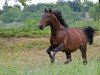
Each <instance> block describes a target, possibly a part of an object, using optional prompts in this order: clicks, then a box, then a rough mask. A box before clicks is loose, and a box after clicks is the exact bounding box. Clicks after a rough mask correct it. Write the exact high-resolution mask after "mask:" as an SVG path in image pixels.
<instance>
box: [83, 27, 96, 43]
mask: <svg viewBox="0 0 100 75" xmlns="http://www.w3.org/2000/svg"><path fill="white" fill-rule="evenodd" d="M84 31H85V33H86V36H87V39H88V42H89V45H92V44H93V36H94V33H95V29H93V28H92V27H87V28H85V29H84Z"/></svg>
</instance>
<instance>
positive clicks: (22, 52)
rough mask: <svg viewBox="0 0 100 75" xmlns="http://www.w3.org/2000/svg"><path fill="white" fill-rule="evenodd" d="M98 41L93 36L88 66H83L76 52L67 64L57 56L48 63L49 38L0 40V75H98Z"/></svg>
mask: <svg viewBox="0 0 100 75" xmlns="http://www.w3.org/2000/svg"><path fill="white" fill-rule="evenodd" d="M99 41H100V36H96V38H95V40H94V45H93V46H91V47H90V46H88V52H87V55H88V57H87V58H88V64H87V65H83V63H82V58H81V55H80V54H79V53H78V52H77V51H76V53H75V55H73V54H72V58H73V61H72V62H71V63H69V64H64V63H63V62H64V61H65V60H64V57H63V56H62V55H61V54H58V55H57V56H56V60H55V62H54V64H51V63H50V59H49V56H48V55H47V53H46V48H48V46H49V38H0V75H99V74H100V55H99V53H100V46H99V45H100V43H99ZM2 50H3V51H2ZM80 58H81V59H80Z"/></svg>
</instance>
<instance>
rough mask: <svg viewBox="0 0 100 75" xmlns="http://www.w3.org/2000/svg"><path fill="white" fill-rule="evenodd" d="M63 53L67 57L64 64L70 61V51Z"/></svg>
mask: <svg viewBox="0 0 100 75" xmlns="http://www.w3.org/2000/svg"><path fill="white" fill-rule="evenodd" d="M65 54H66V59H67V61H65V64H68V63H69V62H70V61H72V59H71V53H67V52H65Z"/></svg>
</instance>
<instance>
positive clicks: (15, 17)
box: [2, 7, 22, 23]
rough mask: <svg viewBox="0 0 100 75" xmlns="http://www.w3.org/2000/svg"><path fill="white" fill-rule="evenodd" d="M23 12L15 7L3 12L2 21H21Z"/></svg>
mask: <svg viewBox="0 0 100 75" xmlns="http://www.w3.org/2000/svg"><path fill="white" fill-rule="evenodd" d="M21 14H22V13H21V10H20V9H19V8H17V7H13V8H11V9H9V11H8V12H6V13H3V14H2V21H3V22H4V23H12V22H20V19H21Z"/></svg>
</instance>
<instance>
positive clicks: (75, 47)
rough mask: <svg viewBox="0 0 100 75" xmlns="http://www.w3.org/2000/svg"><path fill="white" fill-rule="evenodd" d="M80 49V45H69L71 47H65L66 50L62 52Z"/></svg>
mask: <svg viewBox="0 0 100 75" xmlns="http://www.w3.org/2000/svg"><path fill="white" fill-rule="evenodd" d="M79 47H80V44H71V45H67V46H66V48H65V49H64V51H65V52H66V51H67V52H74V51H76V50H77V49H78V48H79Z"/></svg>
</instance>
